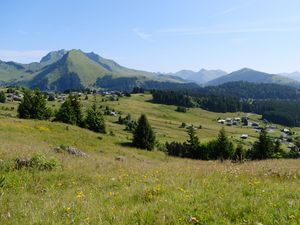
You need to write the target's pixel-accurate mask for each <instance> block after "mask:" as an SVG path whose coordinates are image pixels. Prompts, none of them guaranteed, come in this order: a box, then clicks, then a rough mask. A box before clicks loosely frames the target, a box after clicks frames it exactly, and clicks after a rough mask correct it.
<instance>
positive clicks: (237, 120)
mask: <svg viewBox="0 0 300 225" xmlns="http://www.w3.org/2000/svg"><path fill="white" fill-rule="evenodd" d="M233 120H234V121H236V122H241V118H239V117H236V118H234V119H233Z"/></svg>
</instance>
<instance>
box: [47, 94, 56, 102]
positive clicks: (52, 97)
mask: <svg viewBox="0 0 300 225" xmlns="http://www.w3.org/2000/svg"><path fill="white" fill-rule="evenodd" d="M48 101H49V102H53V101H55V95H54V94H51V95H49V97H48Z"/></svg>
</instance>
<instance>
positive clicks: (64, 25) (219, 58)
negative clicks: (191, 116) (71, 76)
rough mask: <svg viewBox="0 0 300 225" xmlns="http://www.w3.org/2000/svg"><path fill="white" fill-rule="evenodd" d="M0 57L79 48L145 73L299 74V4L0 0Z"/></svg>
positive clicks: (265, 0)
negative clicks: (248, 70)
mask: <svg viewBox="0 0 300 225" xmlns="http://www.w3.org/2000/svg"><path fill="white" fill-rule="evenodd" d="M0 10H1V13H0V59H1V60H4V61H17V62H22V63H28V62H32V61H39V60H40V58H41V57H42V56H44V55H45V54H47V52H49V51H53V50H59V49H67V50H69V49H81V50H83V51H85V52H91V51H93V52H95V53H97V54H99V55H101V56H103V57H105V58H110V59H113V60H115V61H116V62H118V63H119V64H121V65H124V66H127V67H130V68H135V69H142V70H146V71H153V72H176V71H179V70H182V69H190V70H194V71H198V70H200V69H201V68H206V69H222V70H225V71H227V72H231V71H234V70H238V69H241V68H244V67H248V68H252V69H256V70H261V71H265V72H269V73H280V72H293V71H300V60H299V59H300V57H299V56H300V13H299V12H300V1H299V0H218V1H217V0H106V1H104V0H48V1H46V0H43V1H39V0H26V1H24V0H1V1H0Z"/></svg>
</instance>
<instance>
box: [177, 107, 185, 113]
mask: <svg viewBox="0 0 300 225" xmlns="http://www.w3.org/2000/svg"><path fill="white" fill-rule="evenodd" d="M176 112H183V113H186V107H183V106H177V108H176Z"/></svg>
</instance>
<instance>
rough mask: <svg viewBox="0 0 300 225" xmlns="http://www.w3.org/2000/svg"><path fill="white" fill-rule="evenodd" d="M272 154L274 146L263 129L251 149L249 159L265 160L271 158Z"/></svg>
mask: <svg viewBox="0 0 300 225" xmlns="http://www.w3.org/2000/svg"><path fill="white" fill-rule="evenodd" d="M273 153H274V145H273V143H272V141H271V139H270V137H269V136H268V134H267V131H266V129H265V128H264V129H262V130H261V132H260V134H259V138H258V140H257V141H256V142H255V143H254V145H253V148H252V149H251V153H250V157H251V158H252V159H267V158H271V157H272V155H273Z"/></svg>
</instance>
